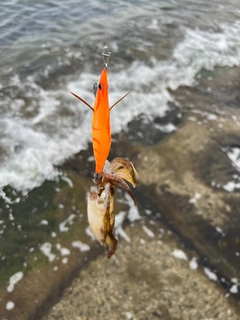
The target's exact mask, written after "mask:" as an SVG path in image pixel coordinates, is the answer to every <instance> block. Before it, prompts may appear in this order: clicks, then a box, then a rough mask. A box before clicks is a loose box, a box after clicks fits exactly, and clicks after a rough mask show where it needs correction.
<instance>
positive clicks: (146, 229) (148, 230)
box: [142, 226, 155, 238]
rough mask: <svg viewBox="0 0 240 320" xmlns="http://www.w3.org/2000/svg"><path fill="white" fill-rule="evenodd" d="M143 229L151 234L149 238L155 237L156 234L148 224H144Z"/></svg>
mask: <svg viewBox="0 0 240 320" xmlns="http://www.w3.org/2000/svg"><path fill="white" fill-rule="evenodd" d="M142 229H143V231H144V232H145V233H146V234H147V235H148V236H149V238H154V237H155V234H154V233H153V232H152V230H150V229H149V228H148V227H146V226H142Z"/></svg>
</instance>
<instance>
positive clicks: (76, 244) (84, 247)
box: [72, 240, 90, 252]
mask: <svg viewBox="0 0 240 320" xmlns="http://www.w3.org/2000/svg"><path fill="white" fill-rule="evenodd" d="M72 246H73V248H77V249H79V250H80V251H81V252H85V251H89V250H90V246H89V245H88V244H86V243H83V242H82V241H79V240H76V241H73V242H72Z"/></svg>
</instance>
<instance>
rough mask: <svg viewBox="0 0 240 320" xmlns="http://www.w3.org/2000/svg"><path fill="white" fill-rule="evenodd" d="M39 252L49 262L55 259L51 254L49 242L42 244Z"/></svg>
mask: <svg viewBox="0 0 240 320" xmlns="http://www.w3.org/2000/svg"><path fill="white" fill-rule="evenodd" d="M40 250H41V251H42V253H43V254H44V255H45V256H46V257H47V258H48V260H49V262H52V261H53V260H54V259H55V258H56V255H55V254H54V253H52V252H51V251H52V245H51V243H50V242H45V243H43V244H42V245H41V247H40Z"/></svg>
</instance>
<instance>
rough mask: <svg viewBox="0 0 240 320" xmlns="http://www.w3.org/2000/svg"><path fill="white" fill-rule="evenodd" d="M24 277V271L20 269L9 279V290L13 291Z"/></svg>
mask: <svg viewBox="0 0 240 320" xmlns="http://www.w3.org/2000/svg"><path fill="white" fill-rule="evenodd" d="M22 278H23V272H22V271H19V272H17V273H15V274H14V275H12V276H11V277H10V279H9V286H8V287H7V291H8V292H12V291H13V290H14V286H15V284H16V283H17V282H18V281H20V280H21V279H22Z"/></svg>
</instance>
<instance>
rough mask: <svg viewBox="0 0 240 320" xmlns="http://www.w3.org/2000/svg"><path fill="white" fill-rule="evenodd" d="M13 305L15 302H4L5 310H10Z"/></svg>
mask: <svg viewBox="0 0 240 320" xmlns="http://www.w3.org/2000/svg"><path fill="white" fill-rule="evenodd" d="M14 307H15V303H14V302H12V301H8V302H7V304H6V309H7V310H12V309H13V308H14Z"/></svg>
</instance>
